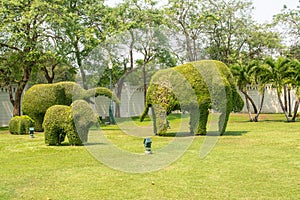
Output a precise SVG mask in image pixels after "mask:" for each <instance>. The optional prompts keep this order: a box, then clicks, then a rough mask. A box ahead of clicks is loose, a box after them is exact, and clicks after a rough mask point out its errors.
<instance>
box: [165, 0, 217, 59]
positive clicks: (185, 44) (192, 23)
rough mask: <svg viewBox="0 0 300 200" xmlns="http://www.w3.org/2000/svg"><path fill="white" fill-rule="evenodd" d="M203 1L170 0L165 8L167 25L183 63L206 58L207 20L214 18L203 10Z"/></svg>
mask: <svg viewBox="0 0 300 200" xmlns="http://www.w3.org/2000/svg"><path fill="white" fill-rule="evenodd" d="M204 4H205V1H203V0H190V1H181V0H169V2H168V5H167V6H166V8H165V13H166V24H167V25H168V27H169V29H170V32H171V34H172V37H173V38H175V41H173V44H174V43H177V45H176V46H178V48H177V49H174V52H177V54H178V57H181V58H182V59H183V61H195V60H199V59H202V58H204V56H203V50H202V49H204V43H205V42H204V41H205V39H206V35H205V32H206V29H207V26H206V20H207V19H209V18H211V17H213V16H212V15H211V14H210V13H209V12H206V11H205V10H203V7H204Z"/></svg>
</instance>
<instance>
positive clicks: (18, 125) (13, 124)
mask: <svg viewBox="0 0 300 200" xmlns="http://www.w3.org/2000/svg"><path fill="white" fill-rule="evenodd" d="M33 126H34V121H33V120H32V119H31V118H30V117H29V116H27V115H23V116H15V117H13V118H12V119H11V120H10V122H9V132H10V133H11V134H16V135H22V134H27V133H29V127H33Z"/></svg>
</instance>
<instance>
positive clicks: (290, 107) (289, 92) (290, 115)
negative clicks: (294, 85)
mask: <svg viewBox="0 0 300 200" xmlns="http://www.w3.org/2000/svg"><path fill="white" fill-rule="evenodd" d="M288 108H289V109H288V110H289V117H292V101H291V88H288Z"/></svg>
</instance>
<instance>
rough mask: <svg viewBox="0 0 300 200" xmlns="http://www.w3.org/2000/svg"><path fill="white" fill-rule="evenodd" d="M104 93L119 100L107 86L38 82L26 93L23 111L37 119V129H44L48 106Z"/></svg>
mask: <svg viewBox="0 0 300 200" xmlns="http://www.w3.org/2000/svg"><path fill="white" fill-rule="evenodd" d="M99 95H103V96H106V97H108V98H113V99H114V100H115V101H116V102H117V103H119V100H118V99H117V98H116V97H115V96H114V95H113V94H112V92H111V91H110V90H109V89H107V88H101V87H99V88H94V89H90V90H84V89H83V88H81V86H80V85H78V84H77V83H74V82H60V83H54V84H37V85H34V86H32V87H31V88H30V89H29V90H28V91H27V92H26V93H25V95H24V99H23V103H22V111H23V113H24V114H26V115H29V116H30V117H31V118H32V119H33V120H34V121H35V130H36V131H43V127H42V123H43V120H44V116H45V113H46V111H47V109H48V108H50V107H51V106H54V105H66V106H70V105H71V104H72V102H73V101H75V100H77V99H85V100H87V99H88V98H90V97H93V96H99Z"/></svg>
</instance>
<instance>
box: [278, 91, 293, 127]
mask: <svg viewBox="0 0 300 200" xmlns="http://www.w3.org/2000/svg"><path fill="white" fill-rule="evenodd" d="M277 97H278V101H279V104H280V106H281V109H282V111H283V113H284V115H285V117H286V120H287V121H288V122H291V120H290V118H289V116H288V113H287V112H286V111H285V108H284V105H283V102H282V100H281V97H280V92H278V90H277Z"/></svg>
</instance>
